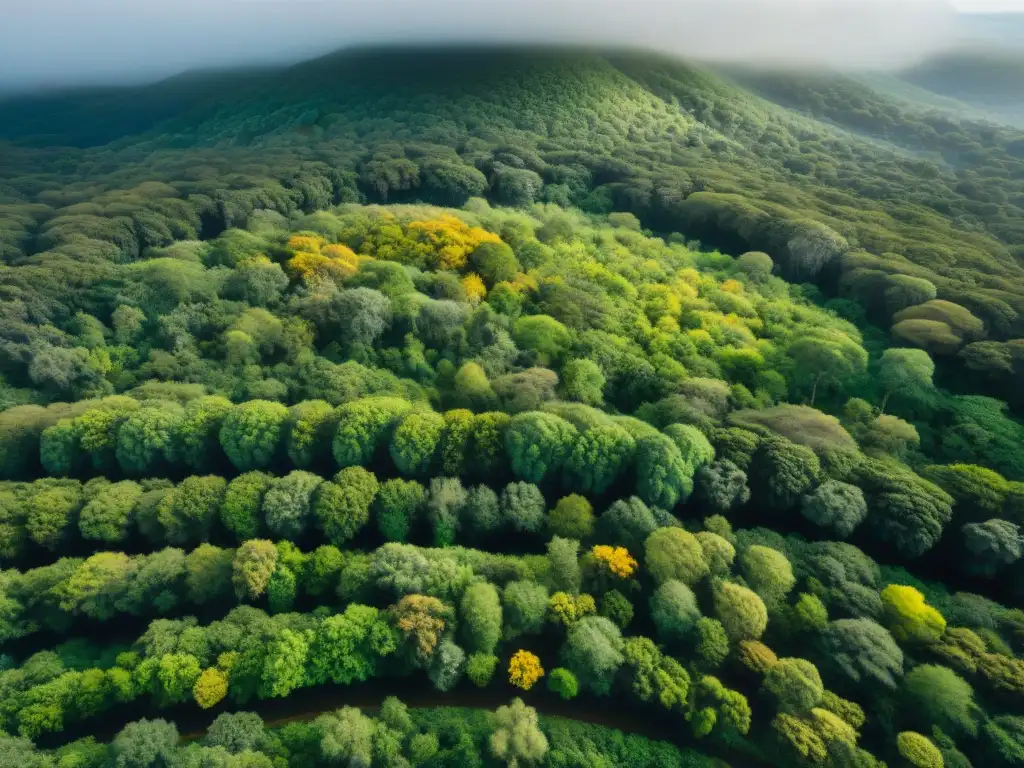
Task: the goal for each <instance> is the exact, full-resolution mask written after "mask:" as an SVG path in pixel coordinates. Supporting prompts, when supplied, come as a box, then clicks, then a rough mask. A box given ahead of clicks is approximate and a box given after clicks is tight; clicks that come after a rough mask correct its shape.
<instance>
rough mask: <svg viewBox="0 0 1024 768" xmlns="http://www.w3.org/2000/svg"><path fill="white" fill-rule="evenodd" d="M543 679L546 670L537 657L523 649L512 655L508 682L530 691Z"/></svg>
mask: <svg viewBox="0 0 1024 768" xmlns="http://www.w3.org/2000/svg"><path fill="white" fill-rule="evenodd" d="M542 677H544V668H543V667H542V666H541V665H540V659H539V658H537V656H536V655H534V654H532V653H530V652H529V651H524V650H522V649H520V650H518V651H516V652H515V653H514V654H512V658H511V660H510V661H509V663H508V681H509V682H510V683H512V685H514V686H516V687H517V688H522V689H523V690H524V691H528V690H530V689H531V688H533V686H534V684H535V683H536V682H537V681H538V680H540V678H542Z"/></svg>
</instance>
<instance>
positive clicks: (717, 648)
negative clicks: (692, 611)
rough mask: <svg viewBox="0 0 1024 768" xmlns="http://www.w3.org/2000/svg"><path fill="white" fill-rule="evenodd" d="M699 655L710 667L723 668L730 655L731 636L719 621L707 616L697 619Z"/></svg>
mask: <svg viewBox="0 0 1024 768" xmlns="http://www.w3.org/2000/svg"><path fill="white" fill-rule="evenodd" d="M694 628H695V630H696V636H697V649H696V650H697V655H698V656H700V658H701V659H703V661H704V663H705V664H706V665H707V666H709V667H718V666H721V664H722V662H723V661H725V659H726V657H727V656H728V655H729V636H728V635H727V634H726V631H725V627H724V626H723V625H722V622H720V621H719V620H718V619H712V618H709V617H707V616H704V617H702V618H699V619H697V623H696V625H695V626H694Z"/></svg>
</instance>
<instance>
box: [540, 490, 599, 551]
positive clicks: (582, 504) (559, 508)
mask: <svg viewBox="0 0 1024 768" xmlns="http://www.w3.org/2000/svg"><path fill="white" fill-rule="evenodd" d="M548 530H549V531H551V533H552V534H553V535H554V536H561V537H563V538H566V539H576V540H577V541H582V540H583V539H586V538H587V537H589V536H590V535H591V534H592V533H593V531H594V508H593V507H592V506H591V505H590V502H589V501H587V499H586V498H585V497H583V496H580V495H578V494H575V493H573V494H570V495H568V496H564V497H562V498H561V499H559V500H558V503H557V504H555V508H554V509H552V510H551V512H550V513H549V514H548Z"/></svg>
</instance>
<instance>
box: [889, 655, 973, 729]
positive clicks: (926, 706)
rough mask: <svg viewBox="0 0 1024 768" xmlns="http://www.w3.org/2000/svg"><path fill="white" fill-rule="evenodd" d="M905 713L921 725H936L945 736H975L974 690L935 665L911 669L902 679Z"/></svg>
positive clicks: (924, 665) (953, 674) (951, 673)
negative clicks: (910, 713) (905, 705)
mask: <svg viewBox="0 0 1024 768" xmlns="http://www.w3.org/2000/svg"><path fill="white" fill-rule="evenodd" d="M903 695H904V697H905V701H906V704H907V707H908V712H912V713H915V715H916V717H917V718H918V719H919V720H920V721H921V723H922V724H936V725H938V726H939V727H941V728H942V729H943V730H944V731H946V732H947V733H955V734H957V735H964V736H975V735H976V734H977V732H978V720H979V718H980V716H981V714H982V713H981V710H980V708H979V707H978V705H977V704H975V702H974V690H973V689H972V688H971V686H970V684H969V683H968V682H967V681H966V680H964V679H963V678H962V677H960V676H959V675H958V674H956V672H954V671H953V670H951V669H949V668H947V667H942V666H939V665H937V664H921V665H919V666H916V667H914V668H913V669H912V670H910V672H908V673H907V676H906V677H905V678H904V679H903Z"/></svg>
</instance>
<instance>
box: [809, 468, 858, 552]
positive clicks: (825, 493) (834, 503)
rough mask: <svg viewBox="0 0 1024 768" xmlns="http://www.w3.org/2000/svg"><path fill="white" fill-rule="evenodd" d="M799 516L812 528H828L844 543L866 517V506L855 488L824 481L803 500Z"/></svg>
mask: <svg viewBox="0 0 1024 768" xmlns="http://www.w3.org/2000/svg"><path fill="white" fill-rule="evenodd" d="M800 512H801V513H802V514H803V516H804V517H806V518H807V519H808V520H810V521H811V522H812V523H814V524H815V525H820V526H821V527H822V528H830V529H831V530H832V531H834V532H835V534H836V535H837V536H839V537H840V538H842V539H845V538H847V537H849V535H850V534H851V533H853V531H854V529H855V528H856V527H857V526H858V525H860V524H861V523H862V522H864V519H865V518H866V517H867V516H868V504H867V502H866V501H865V500H864V492H863V491H861V489H860V488H858V487H857V486H855V485H850V484H849V483H842V482H840V481H838V480H826V481H825V482H824V483H822V484H821V485H819V486H818V487H817V488H815V489H814V491H813V492H812V493H809V494H806V495H805V496H804V497H803V499H802V500H801V502H800Z"/></svg>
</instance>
